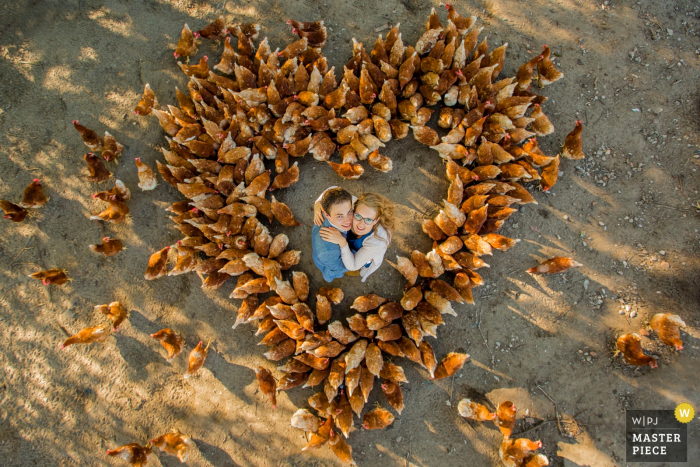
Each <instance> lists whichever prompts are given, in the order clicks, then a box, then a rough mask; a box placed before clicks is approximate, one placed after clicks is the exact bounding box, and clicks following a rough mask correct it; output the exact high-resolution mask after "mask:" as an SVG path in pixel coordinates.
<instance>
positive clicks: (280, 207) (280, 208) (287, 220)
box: [271, 196, 301, 227]
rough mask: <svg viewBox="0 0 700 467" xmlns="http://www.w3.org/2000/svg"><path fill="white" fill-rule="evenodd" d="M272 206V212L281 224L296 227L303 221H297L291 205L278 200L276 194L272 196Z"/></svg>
mask: <svg viewBox="0 0 700 467" xmlns="http://www.w3.org/2000/svg"><path fill="white" fill-rule="evenodd" d="M271 207H272V214H273V215H274V216H275V219H277V222H279V223H280V224H282V225H284V226H285V227H296V226H298V225H301V222H297V220H296V219H294V214H292V210H291V209H289V206H287V205H286V204H284V203H281V202H279V201H277V199H276V198H275V197H274V196H272V199H271Z"/></svg>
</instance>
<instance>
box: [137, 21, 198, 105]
mask: <svg viewBox="0 0 700 467" xmlns="http://www.w3.org/2000/svg"><path fill="white" fill-rule="evenodd" d="M195 53H197V39H196V37H195V35H194V34H193V33H192V31H191V30H190V27H189V26H187V24H185V26H184V27H183V28H182V32H181V33H180V40H178V42H177V49H175V52H173V55H174V56H175V58H180V57H185V58H186V59H187V60H188V61H189V57H190V55H194V54H195ZM144 115H145V114H144Z"/></svg>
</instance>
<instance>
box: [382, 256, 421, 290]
mask: <svg viewBox="0 0 700 467" xmlns="http://www.w3.org/2000/svg"><path fill="white" fill-rule="evenodd" d="M387 263H389V264H390V265H391V266H392V267H393V268H394V269H396V270H397V271H399V272H400V273H401V275H402V276H403V277H405V278H406V280H407V281H408V284H406V288H408V287H413V285H414V284H415V283H416V280H418V269H417V268H416V267H415V266H414V265H413V262H412V261H411V260H410V259H408V258H406V257H404V256H398V255H397V256H396V263H392V262H391V261H388V260H387Z"/></svg>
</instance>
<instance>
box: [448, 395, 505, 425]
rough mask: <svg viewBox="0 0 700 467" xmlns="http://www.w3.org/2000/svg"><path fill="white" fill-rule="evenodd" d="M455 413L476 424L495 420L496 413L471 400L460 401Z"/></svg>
mask: <svg viewBox="0 0 700 467" xmlns="http://www.w3.org/2000/svg"><path fill="white" fill-rule="evenodd" d="M457 411H458V412H459V414H460V415H461V416H462V417H464V418H468V419H470V420H476V421H477V422H485V421H487V420H494V419H495V418H496V412H491V411H490V410H489V409H487V408H486V407H485V406H483V405H481V404H479V403H478V402H473V401H472V400H471V399H462V400H461V401H459V404H458V405H457Z"/></svg>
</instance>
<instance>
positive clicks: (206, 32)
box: [197, 16, 228, 42]
mask: <svg viewBox="0 0 700 467" xmlns="http://www.w3.org/2000/svg"><path fill="white" fill-rule="evenodd" d="M197 34H198V35H200V36H202V37H203V38H205V39H209V40H212V41H217V42H218V41H220V40H221V39H223V38H224V37H226V34H228V29H227V28H226V22H225V21H224V17H223V16H219V17H218V18H216V20H215V21H214V22H213V23H209V24H208V25H206V26H205V27H204V28H203V29H200V30H199V31H197Z"/></svg>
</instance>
